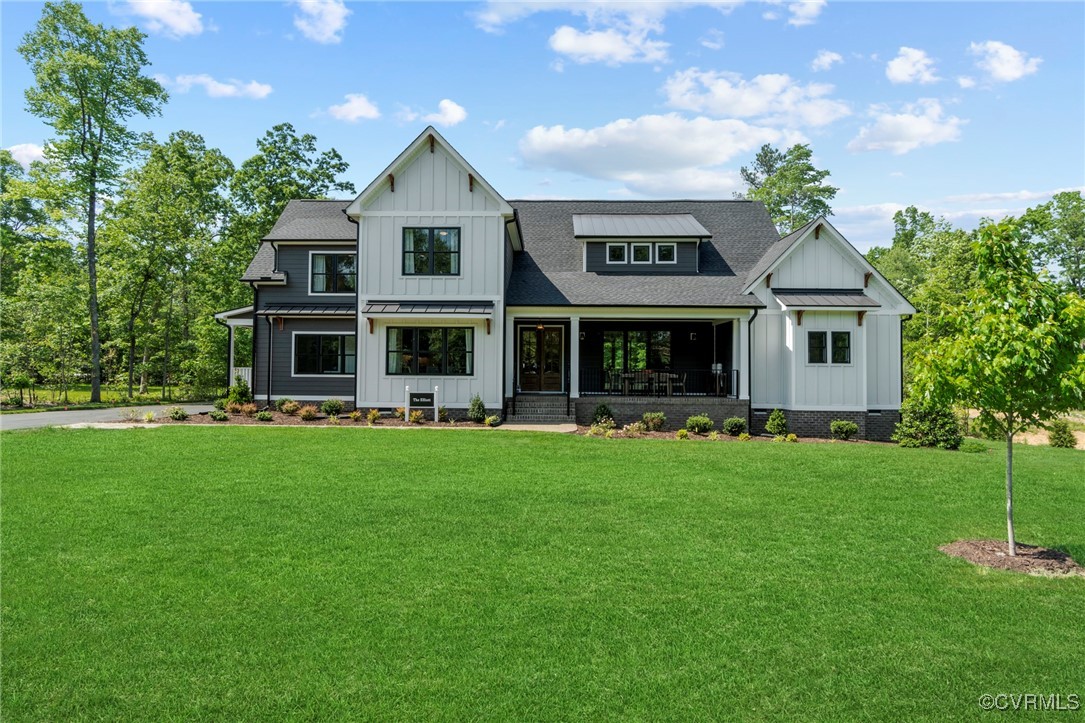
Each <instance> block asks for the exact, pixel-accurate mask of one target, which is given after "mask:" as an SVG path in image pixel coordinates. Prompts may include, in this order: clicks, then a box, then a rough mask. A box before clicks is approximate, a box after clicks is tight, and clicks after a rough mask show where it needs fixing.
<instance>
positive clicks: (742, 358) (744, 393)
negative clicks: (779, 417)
mask: <svg viewBox="0 0 1085 723" xmlns="http://www.w3.org/2000/svg"><path fill="white" fill-rule="evenodd" d="M748 319H749V316H747V318H746V319H741V318H740V319H735V323H736V324H737V325H738V364H737V365H736V367H735V368H736V369H738V370H739V372H738V398H739V399H749V398H750V366H749V360H750V323H749V321H748Z"/></svg>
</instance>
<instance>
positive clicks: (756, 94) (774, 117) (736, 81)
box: [663, 68, 851, 126]
mask: <svg viewBox="0 0 1085 723" xmlns="http://www.w3.org/2000/svg"><path fill="white" fill-rule="evenodd" d="M832 91H833V86H831V85H828V84H825V83H808V84H806V85H802V84H801V83H799V82H797V81H796V80H794V79H792V78H791V76H789V75H782V74H767V75H758V76H754V77H753V78H752V79H750V80H746V79H744V78H743V77H742V76H741V75H740V74H738V73H729V72H724V71H711V70H708V71H701V70H699V69H697V68H690V69H688V70H683V71H679V72H677V73H675V74H674V75H672V76H671V77H670V78H668V79H667V81H666V83H664V85H663V92H664V93H666V95H667V105H669V106H671V107H672V108H679V109H681V110H690V111H695V112H698V113H709V114H711V115H714V116H726V117H733V118H761V119H763V120H764V122H768V123H786V124H797V125H807V126H823V125H827V124H829V123H832V122H833V121H835V120H838V119H840V118H843V117H844V116H847V115H849V114H850V113H851V110H850V109H849V108H848V105H847V104H846V103H843V102H841V101H838V100H833V99H831V98H827V97H825V96H827V95H829V94H830V93H831V92H832Z"/></svg>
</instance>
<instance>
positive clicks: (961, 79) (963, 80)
mask: <svg viewBox="0 0 1085 723" xmlns="http://www.w3.org/2000/svg"><path fill="white" fill-rule="evenodd" d="M957 85H959V86H961V87H962V88H975V87H976V79H975V78H972V77H970V76H967V75H959V76H957Z"/></svg>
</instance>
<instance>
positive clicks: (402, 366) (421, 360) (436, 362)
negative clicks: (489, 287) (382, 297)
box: [388, 326, 475, 376]
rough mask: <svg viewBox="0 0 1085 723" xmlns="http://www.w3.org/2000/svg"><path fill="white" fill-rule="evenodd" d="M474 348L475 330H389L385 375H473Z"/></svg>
mask: <svg viewBox="0 0 1085 723" xmlns="http://www.w3.org/2000/svg"><path fill="white" fill-rule="evenodd" d="M474 348H475V332H474V329H467V328H464V329H460V328H434V329H427V328H421V327H411V326H408V327H395V328H390V329H389V330H388V373H389V374H406V375H412V376H413V375H422V374H429V375H440V376H468V375H470V374H473V373H474V356H475V351H474Z"/></svg>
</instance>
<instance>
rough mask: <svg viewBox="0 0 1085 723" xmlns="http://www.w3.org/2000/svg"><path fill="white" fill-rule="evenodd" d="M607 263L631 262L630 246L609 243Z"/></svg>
mask: <svg viewBox="0 0 1085 723" xmlns="http://www.w3.org/2000/svg"><path fill="white" fill-rule="evenodd" d="M607 263H608V264H625V263H629V259H628V246H627V245H626V244H607Z"/></svg>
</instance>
